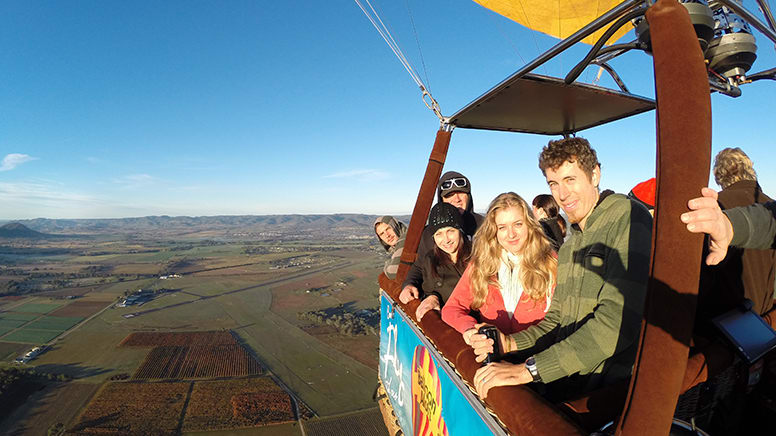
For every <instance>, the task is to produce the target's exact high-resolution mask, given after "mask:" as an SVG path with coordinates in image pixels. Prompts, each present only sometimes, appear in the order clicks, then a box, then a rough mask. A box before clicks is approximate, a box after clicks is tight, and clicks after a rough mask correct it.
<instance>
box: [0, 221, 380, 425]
mask: <svg viewBox="0 0 776 436" xmlns="http://www.w3.org/2000/svg"><path fill="white" fill-rule="evenodd" d="M369 225H371V224H369ZM368 230H369V231H371V230H370V229H368ZM203 234H204V233H203ZM163 235H167V236H166V237H165V236H163ZM207 235H208V236H207V237H208V238H211V237H215V236H217V235H218V232H207ZM257 235H258V233H257ZM85 238H86V237H85ZM92 238H93V240H92V242H89V241H88V238H86V239H83V240H82V239H78V238H76V239H72V240H67V241H66V243H65V242H62V244H63V247H59V248H58V247H57V246H56V243H55V242H44V243H41V244H42V245H44V246H42V247H41V248H40V249H39V250H40V252H41V253H43V254H42V255H36V249H35V248H25V249H24V250H22V251H18V252H14V253H17V254H13V255H8V254H3V253H6V252H12V251H13V250H6V251H4V252H0V258H3V259H6V260H12V264H8V265H10V266H8V267H3V266H2V265H0V276H2V277H4V280H5V279H6V278H7V279H8V281H6V282H3V283H6V285H7V284H8V283H17V284H20V285H19V286H22V287H20V288H19V289H21V290H23V291H24V292H22V293H21V294H18V295H12V296H10V297H0V358H1V359H4V360H5V361H6V362H8V361H9V360H12V359H13V358H14V357H16V356H18V355H19V354H22V353H24V352H25V351H27V350H29V349H30V348H31V347H32V346H33V345H34V344H46V345H48V348H47V350H46V351H45V352H44V353H43V354H41V355H40V356H38V357H36V358H35V359H34V360H32V361H30V362H29V364H28V365H29V366H31V367H34V368H35V369H36V370H38V371H40V372H43V373H50V374H63V375H65V376H67V377H71V378H72V379H73V381H71V382H67V383H59V384H56V385H52V386H48V387H46V388H45V389H44V390H42V391H40V393H36V394H33V395H32V396H30V397H29V399H28V401H26V402H24V404H23V405H20V406H19V407H18V408H17V409H16V410H15V411H14V412H13V413H12V414H11V415H10V416H9V418H8V419H6V420H5V421H4V422H2V423H0V433H2V434H6V433H18V434H26V433H25V432H32V433H36V432H37V433H38V434H39V433H41V431H42V433H43V434H45V433H46V431H48V430H49V429H51V428H54V427H53V426H58V427H56V428H63V429H65V430H67V431H66V434H96V433H100V434H180V433H186V434H189V433H191V434H196V433H198V432H205V431H207V432H208V433H207V434H209V435H219V434H221V435H227V434H241V433H242V432H248V433H245V434H259V435H267V436H271V435H280V434H301V429H300V428H301V427H304V428H307V426H308V424H309V425H312V426H313V427H314V426H315V425H318V426H319V427H320V426H321V425H324V424H315V423H317V422H319V421H321V422H324V421H325V422H327V423H329V422H332V423H335V424H325V425H340V424H341V427H342V428H349V429H350V430H349V431H351V433H350V434H373V431H372V429H371V427H370V424H368V423H367V421H364V420H363V419H361V420H360V421H359V420H355V421H354V418H351V415H353V414H354V413H355V414H360V413H367V412H365V411H374V410H375V409H374V408H375V406H376V405H375V403H374V402H373V401H372V399H371V395H372V391H373V389H374V384H375V380H376V366H377V359H376V348H377V337H376V336H375V335H374V334H373V333H369V332H368V331H367V330H368V328H364V329H361V330H359V331H358V332H351V331H347V332H346V331H340V330H337V329H334V328H326V327H327V326H320V325H316V324H315V323H313V322H312V321H310V320H305V319H301V318H300V317H299V314H300V313H307V312H315V311H323V312H322V313H339V314H341V315H342V316H343V317H345V315H346V314H348V313H350V314H358V313H361V312H362V311H364V310H365V309H373V308H374V307H376V306H377V287H376V283H375V278H376V276H377V273H378V272H379V270H380V267H381V265H382V262H383V260H382V258H381V253H380V250H381V249H380V248H379V247H375V243H374V242H375V241H374V240H373V239H368V240H363V239H353V240H352V241H349V242H341V241H337V240H321V241H318V240H312V239H309V237H308V239H303V238H300V237H299V236H298V235H296V236H294V237H289V238H287V240H286V241H284V242H279V241H275V240H270V241H267V242H262V241H250V242H244V241H239V240H219V241H216V240H211V239H207V240H203V239H198V238H199V236H197V235H196V234H194V233H189V234H187V235H186V236H180V238H181V239H180V240H177V241H176V240H173V239H170V238H171V236H170V235H169V234H167V233H165V232H164V231H160V232H158V233H154V234H153V235H149V234H144V235H141V236H132V237H131V238H127V237H124V236H121V235H119V236H117V237H111V236H100V235H95V236H93V237H92ZM280 238H282V237H280ZM130 240H131V242H130ZM0 244H2V241H0ZM64 245H67V246H66V247H65V246H64ZM46 253H49V254H46ZM0 260H2V259H0ZM4 268H5V269H4ZM172 274H175V276H174V277H173V278H167V279H163V278H161V276H163V275H165V276H166V275H172ZM3 283H0V286H2V285H3ZM138 289H144V290H151V291H154V292H155V293H154V294H153V298H152V299H151V300H150V301H148V302H146V303H144V304H142V305H129V306H127V307H117V306H116V304H117V303H118V302H121V301H123V299H124V298H125V297H126V295H129V294H130V293H133V292H135V291H137V290H138ZM310 289H320V291H318V292H307V291H308V290H310ZM30 290H35V292H29V291H30ZM159 290H161V291H159ZM157 291H159V292H157ZM0 292H1V289H0ZM364 313H366V312H364ZM348 316H352V315H348ZM343 319H344V318H343ZM348 319H350V318H348ZM370 322H371V321H370ZM70 386H73V388H72V389H73V390H72V393H73V398H74V401H75V404H68V406H67V407H65V406H64V404H63V406H62V407H59V408H58V407H57V405H56V404H57V403H58V402H66V401H67V394H65V392H67V390H68V389H70V388H69V387H70ZM141 403H142V404H145V405H146V407H143V405H141ZM298 410H299V411H300V412H298ZM300 415H301V416H300ZM36 416H38V417H39V419H36V418H34V417H36ZM313 416H314V417H313ZM310 417H312V418H310ZM300 420H301V421H300ZM340 421H342V423H340V424H336V423H338V422H340ZM345 421H347V422H349V421H353V422H355V424H345V423H344V422H345ZM348 426H350V427H348ZM359 426H361V427H359ZM362 427H363V429H362V430H363V431H362V430H359V428H362ZM32 429H35V430H32ZM367 429H368V430H367ZM32 433H30V434H32ZM343 434H348V433H343Z"/></svg>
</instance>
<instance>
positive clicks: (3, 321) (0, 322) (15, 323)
mask: <svg viewBox="0 0 776 436" xmlns="http://www.w3.org/2000/svg"><path fill="white" fill-rule="evenodd" d="M26 322H27V321H25V320H21V319H7V318H2V317H0V329H2V328H12V329H15V328H16V327H19V326H21V325H22V324H24V323H26Z"/></svg>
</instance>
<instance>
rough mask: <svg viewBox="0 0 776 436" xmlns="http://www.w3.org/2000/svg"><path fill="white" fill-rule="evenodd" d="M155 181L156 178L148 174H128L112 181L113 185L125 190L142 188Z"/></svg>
mask: <svg viewBox="0 0 776 436" xmlns="http://www.w3.org/2000/svg"><path fill="white" fill-rule="evenodd" d="M156 181H157V178H156V177H154V176H152V175H150V174H130V175H127V176H124V177H119V178H116V179H113V183H116V184H118V185H122V186H123V187H124V188H127V189H136V188H142V187H145V186H148V185H152V184H154V183H155V182H156Z"/></svg>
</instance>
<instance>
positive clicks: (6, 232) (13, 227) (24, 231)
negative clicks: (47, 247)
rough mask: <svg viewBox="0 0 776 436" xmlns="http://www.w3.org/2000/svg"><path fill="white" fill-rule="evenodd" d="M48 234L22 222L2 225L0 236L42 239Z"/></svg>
mask: <svg viewBox="0 0 776 436" xmlns="http://www.w3.org/2000/svg"><path fill="white" fill-rule="evenodd" d="M45 237H47V235H44V234H43V233H40V232H36V231H35V230H32V229H30V228H29V227H27V226H25V225H24V224H21V223H8V224H5V225H3V226H2V227H0V238H29V239H40V238H45Z"/></svg>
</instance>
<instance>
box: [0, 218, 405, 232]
mask: <svg viewBox="0 0 776 436" xmlns="http://www.w3.org/2000/svg"><path fill="white" fill-rule="evenodd" d="M376 218H377V216H376V215H364V214H332V215H220V216H200V217H190V216H175V217H171V216H166V215H162V216H146V217H137V218H113V219H49V218H35V219H30V220H19V221H16V222H13V223H9V224H6V225H5V226H3V227H2V228H5V227H7V226H11V229H9V230H8V234H9V235H10V234H22V233H23V230H13V229H14V228H16V229H19V226H21V227H24V228H25V229H27V231H29V232H34V233H37V234H38V236H33V233H28V234H29V236H27V237H41V236H42V235H41V233H51V234H104V233H112V232H116V233H128V232H157V231H173V232H186V233H188V232H198V231H229V232H284V233H285V232H293V231H299V232H311V231H351V232H357V233H363V232H367V234H368V233H369V232H371V231H372V229H373V225H374V221H375V219H376ZM396 218H397V219H399V220H401V221H404V222H405V223H407V224H408V223H409V216H407V215H405V216H397V217H396ZM0 237H3V236H2V235H0ZM5 237H21V236H5Z"/></svg>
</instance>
